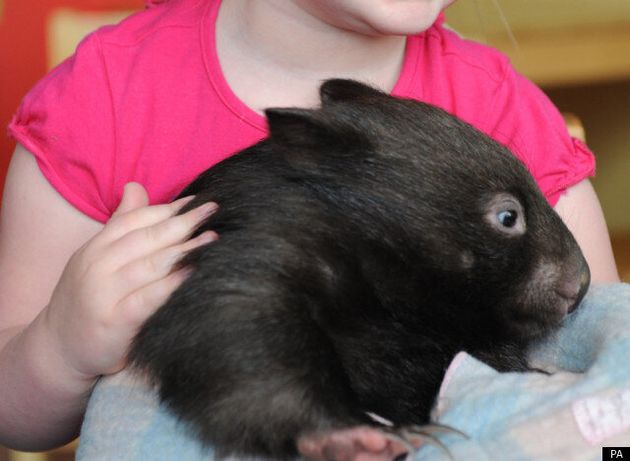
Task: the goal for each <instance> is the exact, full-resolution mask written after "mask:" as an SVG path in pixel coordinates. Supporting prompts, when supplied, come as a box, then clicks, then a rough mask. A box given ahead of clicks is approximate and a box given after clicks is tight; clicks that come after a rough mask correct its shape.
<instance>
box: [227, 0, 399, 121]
mask: <svg viewBox="0 0 630 461" xmlns="http://www.w3.org/2000/svg"><path fill="white" fill-rule="evenodd" d="M404 49H405V37H401V36H366V35H362V34H358V33H355V32H350V31H347V30H343V29H340V28H336V27H333V26H331V25H329V24H326V23H325V22H323V21H320V20H318V19H317V18H315V17H313V16H311V15H309V14H308V13H306V12H305V11H303V10H302V9H300V8H299V7H297V6H295V5H294V4H293V3H292V2H288V1H286V0H278V1H275V2H274V1H265V2H260V1H247V0H229V1H225V2H223V4H222V5H221V10H220V12H219V17H218V20H217V51H218V55H219V60H220V62H221V67H222V70H223V73H224V75H225V78H226V80H227V81H228V83H229V84H230V86H231V88H232V90H233V91H234V92H235V93H236V95H237V96H238V97H239V98H240V99H241V100H243V101H244V102H245V103H246V104H247V105H248V106H249V107H251V108H252V109H254V110H256V111H259V112H260V111H262V110H263V109H264V108H266V107H271V106H306V107H307V106H315V105H317V102H318V101H319V98H318V96H317V88H318V87H319V84H320V83H321V81H322V80H324V79H326V78H332V77H345V78H355V79H359V80H363V81H367V82H369V83H371V84H373V85H376V86H378V87H380V88H382V89H384V90H390V89H391V88H393V86H394V84H395V83H396V81H397V79H398V75H399V73H400V69H401V65H402V62H403V57H404Z"/></svg>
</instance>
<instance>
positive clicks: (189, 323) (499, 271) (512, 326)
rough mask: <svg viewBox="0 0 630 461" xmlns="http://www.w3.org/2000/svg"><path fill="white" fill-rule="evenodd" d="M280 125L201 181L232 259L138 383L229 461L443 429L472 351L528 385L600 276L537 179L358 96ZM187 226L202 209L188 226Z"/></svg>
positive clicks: (495, 148) (196, 269)
mask: <svg viewBox="0 0 630 461" xmlns="http://www.w3.org/2000/svg"><path fill="white" fill-rule="evenodd" d="M320 94H321V108H320V109H313V110H303V109H272V110H268V111H267V112H266V115H267V118H268V122H269V128H270V136H269V138H268V139H266V140H264V141H262V142H260V143H258V144H256V145H254V146H253V147H250V148H248V149H246V150H244V151H242V152H239V153H237V154H236V155H234V156H232V157H230V158H228V159H227V160H225V161H223V162H221V163H220V164H218V165H216V166H214V167H213V168H211V169H210V170H208V171H206V172H205V173H203V174H202V175H200V176H199V177H198V179H196V180H195V181H194V182H193V183H192V184H191V185H190V186H189V187H188V188H187V189H186V190H184V191H183V192H182V194H181V196H185V195H191V194H195V195H196V197H195V199H194V200H193V201H192V202H191V203H190V204H189V205H187V207H186V210H188V209H191V208H193V207H196V206H198V205H200V204H201V203H203V202H207V201H214V202H217V203H218V204H219V210H218V211H217V212H216V213H215V214H214V215H212V216H211V217H209V218H208V219H207V221H205V222H204V223H203V225H202V226H201V227H200V228H199V231H198V232H202V231H204V230H208V229H211V230H214V231H216V232H217V233H218V234H219V236H220V237H219V240H218V241H217V242H215V243H212V244H209V245H206V246H203V247H201V248H198V249H196V250H194V251H192V252H191V253H190V254H189V255H188V256H187V257H186V258H185V260H184V261H183V262H182V264H184V265H188V266H190V267H191V268H193V271H192V273H191V275H190V277H189V278H188V279H187V280H186V281H185V282H184V283H183V284H182V285H181V287H180V288H179V289H177V290H176V291H175V293H174V294H173V295H172V296H171V298H170V299H169V301H168V302H167V303H166V304H165V305H164V306H162V307H161V308H160V309H159V310H158V311H157V312H156V313H155V314H154V315H153V316H152V317H151V318H150V319H149V320H148V321H147V322H146V324H145V325H144V327H143V328H142V330H141V331H140V333H139V334H138V335H137V337H136V339H135V342H134V344H133V346H132V350H131V351H130V360H131V363H132V365H133V366H135V367H136V368H138V369H140V370H143V371H145V372H147V373H148V374H149V376H150V377H151V378H152V379H153V380H154V382H155V383H156V385H157V387H158V389H159V394H160V397H161V399H162V401H163V402H165V403H166V404H167V405H168V407H170V408H171V409H172V411H173V412H174V413H175V414H176V415H177V416H178V417H179V418H180V419H181V420H182V421H184V422H186V423H188V424H189V426H190V429H191V430H192V431H193V432H194V433H195V434H196V435H197V436H198V437H199V439H200V440H201V441H202V442H203V443H204V444H207V445H208V446H210V445H211V446H213V447H215V448H216V449H217V451H218V453H220V454H223V455H225V454H230V453H235V454H240V455H244V454H248V455H250V454H254V455H263V456H271V457H275V458H287V457H291V456H293V455H295V454H296V447H295V440H296V438H297V437H299V436H300V435H303V434H307V433H313V432H317V431H324V430H330V429H337V428H347V427H351V426H355V425H360V424H372V425H375V424H377V423H375V422H373V421H372V420H371V419H370V418H369V417H368V416H367V415H366V412H372V413H375V414H378V415H380V416H382V417H384V418H386V419H388V420H390V421H392V422H393V423H394V424H395V425H408V424H425V423H427V422H428V421H429V412H430V409H431V407H432V404H433V401H434V399H435V397H436V394H437V391H438V388H439V385H440V382H441V380H442V378H443V376H444V372H445V370H446V368H447V366H448V364H449V362H450V361H451V359H452V358H453V356H454V355H455V354H456V353H457V352H458V351H462V350H463V351H467V352H469V353H470V354H472V355H474V356H476V357H478V358H480V359H481V360H484V361H485V362H487V363H488V364H490V365H491V366H493V367H495V368H496V369H498V370H501V371H507V370H516V371H522V370H527V369H528V366H527V360H526V353H527V347H528V345H529V344H530V343H531V342H532V341H534V340H536V339H537V338H540V337H541V336H544V335H545V334H546V333H548V332H550V331H552V330H553V329H555V328H557V327H558V326H559V325H560V324H561V322H562V320H563V318H564V317H565V315H566V314H567V312H569V311H571V310H572V309H573V308H574V307H575V306H576V305H577V303H578V302H579V301H580V299H581V298H582V296H583V294H584V292H585V290H586V287H587V286H588V282H589V275H588V267H587V265H586V262H585V261H584V258H583V256H582V254H581V252H580V249H579V248H578V245H577V244H576V242H575V240H574V239H573V237H572V236H571V233H570V232H569V230H568V229H567V228H566V227H565V225H564V224H563V223H562V221H561V220H560V218H559V217H558V216H557V215H556V213H555V212H554V211H553V210H552V208H550V206H549V205H548V203H547V202H546V200H545V198H544V197H543V196H542V194H541V193H540V191H539V189H538V187H537V186H536V183H535V182H534V181H533V179H532V178H531V176H530V175H529V173H528V172H527V171H526V169H525V168H524V167H523V165H522V164H521V163H520V162H519V161H518V160H517V159H516V158H515V157H514V156H513V155H512V154H511V153H510V152H509V151H508V150H507V149H506V148H505V147H503V146H501V145H499V144H498V143H496V142H495V141H493V140H492V139H490V138H489V137H487V136H485V135H484V134H482V133H481V132H479V131H477V130H476V129H475V128H473V127H471V126H470V125H468V124H466V123H464V122H462V121H460V120H458V119H456V118H454V117H453V116H451V115H449V114H447V113H446V112H444V111H442V110H440V109H438V108H436V107H433V106H430V105H427V104H423V103H420V102H416V101H411V100H402V99H396V98H393V97H390V96H388V95H386V94H384V93H382V92H380V91H377V90H375V89H373V88H370V87H367V86H365V85H363V84H360V83H357V82H354V81H349V80H330V81H327V82H325V83H324V84H323V85H322V87H321V90H320ZM184 211H185V210H184Z"/></svg>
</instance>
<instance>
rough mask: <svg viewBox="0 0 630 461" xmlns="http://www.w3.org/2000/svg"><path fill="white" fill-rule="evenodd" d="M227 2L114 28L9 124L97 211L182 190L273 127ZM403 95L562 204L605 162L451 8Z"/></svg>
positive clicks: (166, 10) (173, 7)
mask: <svg viewBox="0 0 630 461" xmlns="http://www.w3.org/2000/svg"><path fill="white" fill-rule="evenodd" d="M154 3H156V2H155V1H154ZM157 3H160V2H157ZM219 6H220V0H170V1H168V2H164V3H162V4H160V5H157V6H154V7H152V8H149V9H147V10H146V11H143V12H140V13H137V14H135V15H133V16H131V17H130V18H128V19H126V20H125V21H123V22H122V23H121V24H119V25H117V26H109V27H105V28H102V29H100V30H98V31H97V32H95V33H93V34H91V35H89V36H88V37H87V38H85V39H84V40H83V41H82V43H81V44H80V45H79V47H78V48H77V51H76V53H75V55H74V56H72V57H71V58H69V59H68V60H66V61H65V62H64V63H62V64H61V65H60V66H58V67H57V68H56V69H54V70H53V71H52V72H51V73H50V74H49V75H47V76H46V77H45V78H44V79H43V80H41V81H40V82H39V83H38V84H37V85H36V86H35V87H34V88H33V89H32V90H31V91H30V92H29V94H28V95H27V96H26V97H25V98H24V100H23V102H22V104H21V106H20V107H19V109H18V111H17V113H16V115H15V117H14V119H13V121H12V122H11V124H10V126H9V131H10V133H11V134H12V135H13V136H14V137H15V138H16V139H17V140H18V141H19V142H20V143H21V144H22V145H24V146H25V147H26V148H27V149H28V150H29V151H30V152H32V153H33V155H35V157H36V158H37V162H38V164H39V167H40V168H41V171H42V173H43V174H44V175H45V177H46V178H47V179H48V181H50V183H51V184H52V185H53V187H55V189H56V190H57V191H59V193H60V194H61V195H62V196H63V197H65V199H66V200H68V201H69V202H70V203H72V204H73V205H74V206H75V207H76V208H78V209H79V210H80V211H82V212H83V213H85V214H86V215H88V216H90V217H92V218H94V219H96V220H99V221H102V222H104V221H106V220H107V219H108V218H109V217H110V216H111V214H112V212H113V210H114V209H115V208H116V206H117V205H118V202H119V201H120V197H121V192H122V189H123V185H124V184H125V183H127V182H129V181H138V182H140V183H142V184H143V185H144V186H145V187H146V188H147V190H148V192H149V197H150V199H151V202H152V203H158V202H165V201H168V200H171V199H172V198H173V197H174V196H176V195H177V194H178V192H179V191H180V190H181V189H182V188H183V187H184V186H185V185H186V184H187V183H189V182H190V181H192V180H193V179H194V178H195V177H196V176H197V175H198V174H199V173H200V172H202V171H203V170H205V169H207V168H209V167H210V166H212V165H214V164H216V163H217V162H219V161H221V160H223V159H224V158H226V157H228V156H229V155H231V154H232V153H234V152H236V151H238V150H240V149H242V148H244V147H246V146H249V145H251V144H253V143H255V142H256V141H259V140H260V139H262V138H263V137H265V136H266V134H267V127H266V123H265V119H264V117H262V116H261V115H259V114H258V113H256V112H254V111H253V110H252V109H250V108H249V107H247V106H246V105H245V104H244V103H243V102H242V101H240V100H239V99H238V98H237V97H236V96H235V94H234V93H233V92H232V91H231V89H230V87H229V85H228V84H227V82H226V80H225V78H224V76H223V74H222V72H221V67H220V65H219V61H218V58H217V53H216V47H215V30H214V24H215V19H216V16H217V12H218V10H219ZM392 94H393V95H395V96H402V97H408V98H414V99H418V100H422V101H426V102H429V103H432V104H435V105H437V106H440V107H442V108H444V109H445V110H447V111H449V112H451V113H453V114H455V115H457V116H459V117H460V118H462V119H464V120H466V121H468V122H469V123H471V124H473V125H475V126H476V127H478V128H479V129H481V130H482V131H484V132H486V133H487V134H489V135H490V136H492V137H493V138H495V139H496V140H498V141H499V142H501V143H503V144H505V145H507V146H508V147H509V148H510V149H511V150H512V151H513V152H514V154H515V155H516V156H517V157H518V158H519V159H521V160H522V161H523V162H524V163H525V165H526V166H527V167H528V168H529V170H530V171H531V173H532V175H533V176H534V178H535V179H536V181H537V183H538V185H539V186H540V188H541V189H542V191H543V193H544V194H545V196H546V197H547V199H548V200H549V202H550V203H551V204H552V205H554V204H555V203H556V201H557V200H558V198H559V196H560V194H561V193H562V192H563V191H564V190H565V189H566V188H567V187H568V186H571V185H573V184H575V183H577V182H579V181H580V180H582V179H584V178H586V177H588V176H590V175H592V174H593V172H594V158H593V155H592V154H591V153H590V151H589V150H588V149H587V148H586V147H585V146H584V145H583V144H581V143H580V142H579V141H576V140H574V139H571V138H570V137H569V135H568V134H567V131H566V127H565V125H564V121H563V119H562V117H561V116H560V114H559V113H558V111H557V110H556V109H555V107H554V106H553V105H552V104H551V103H550V102H549V100H548V99H547V98H546V97H545V96H544V95H543V93H542V92H541V91H540V90H539V89H538V88H536V87H535V86H534V85H533V84H531V83H530V82H529V81H527V80H526V79H524V78H523V77H521V76H520V75H518V74H517V73H516V72H515V71H514V70H513V68H512V67H511V66H510V64H509V62H508V60H507V59H506V58H505V57H504V56H503V55H501V54H500V53H498V52H497V51H495V50H492V49H490V48H487V47H485V46H482V45H479V44H476V43H473V42H470V41H466V40H463V39H461V38H459V37H458V36H457V35H456V34H455V33H453V32H451V31H449V30H447V29H445V28H444V27H442V21H441V20H438V21H437V22H436V24H435V25H434V26H433V27H431V28H430V29H429V30H427V31H426V32H424V33H421V34H419V35H416V36H411V37H408V40H407V47H406V52H405V57H404V63H403V67H402V70H401V73H400V76H399V79H398V82H397V83H396V85H395V87H394V89H393V90H392Z"/></svg>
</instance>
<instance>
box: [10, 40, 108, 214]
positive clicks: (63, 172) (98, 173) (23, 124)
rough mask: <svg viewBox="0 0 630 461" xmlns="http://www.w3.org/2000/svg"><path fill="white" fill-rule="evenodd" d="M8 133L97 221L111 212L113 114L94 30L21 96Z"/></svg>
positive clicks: (67, 196) (64, 193) (70, 199)
mask: <svg viewBox="0 0 630 461" xmlns="http://www.w3.org/2000/svg"><path fill="white" fill-rule="evenodd" d="M9 134H10V135H12V136H13V137H14V138H15V139H16V140H17V141H18V142H19V143H21V144H22V145H23V146H24V147H25V148H26V149H27V150H29V151H30V152H31V153H32V154H33V155H34V156H35V158H36V160H37V163H38V165H39V167H40V169H41V171H42V173H43V175H44V176H45V177H46V179H47V180H48V181H49V182H50V184H51V185H52V186H53V187H54V188H55V189H56V190H57V191H58V192H59V193H60V194H61V195H62V196H63V197H64V198H65V199H66V200H67V201H68V202H70V203H71V204H72V205H73V206H75V207H76V208H77V209H78V210H80V211H81V212H83V213H84V214H86V215H88V216H90V217H91V218H93V219H96V220H98V221H101V222H104V221H106V220H107V219H108V218H109V216H110V215H111V212H112V209H111V208H112V194H111V191H110V188H111V184H112V182H111V181H112V167H113V162H114V152H115V135H114V114H113V109H112V104H111V94H110V88H109V82H108V78H107V70H106V66H105V64H104V61H103V57H102V52H101V47H100V42H99V39H98V35H97V34H96V33H95V34H92V35H90V36H88V37H87V38H86V39H84V40H83V42H82V43H81V44H80V45H79V47H78V48H77V51H76V53H75V54H74V55H73V56H72V57H71V58H69V59H67V60H66V61H64V62H63V63H62V64H60V65H59V66H58V67H57V68H55V69H54V70H53V71H52V72H51V73H49V74H48V75H47V76H46V77H44V78H43V79H42V80H41V81H40V82H39V83H38V84H37V85H36V86H35V87H34V88H33V89H32V90H31V91H30V92H29V93H28V94H27V95H26V96H25V97H24V99H23V100H22V103H21V104H20V106H19V108H18V110H17V112H16V114H15V115H14V117H13V120H12V121H11V123H10V125H9Z"/></svg>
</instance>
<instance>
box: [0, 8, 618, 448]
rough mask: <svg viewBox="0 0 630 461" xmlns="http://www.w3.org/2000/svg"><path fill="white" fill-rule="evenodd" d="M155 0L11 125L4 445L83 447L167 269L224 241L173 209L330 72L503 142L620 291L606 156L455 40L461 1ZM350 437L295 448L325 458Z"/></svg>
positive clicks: (61, 71)
mask: <svg viewBox="0 0 630 461" xmlns="http://www.w3.org/2000/svg"><path fill="white" fill-rule="evenodd" d="M155 3H160V5H156V6H154V7H152V8H150V9H148V10H147V11H145V12H142V13H139V14H137V15H135V16H133V17H132V18H130V19H128V20H127V21H124V22H123V23H122V24H121V25H119V26H117V27H106V28H104V29H102V30H100V31H99V32H97V33H95V34H92V35H91V36H89V37H88V38H86V39H85V40H84V41H83V42H82V43H81V45H80V46H79V47H78V49H77V52H76V54H75V55H74V56H73V57H72V58H71V59H70V60H68V61H66V62H65V63H63V64H62V65H61V66H60V67H58V68H57V69H55V70H54V71H53V72H52V73H51V74H49V75H48V76H47V77H46V78H45V79H44V80H43V81H42V82H40V83H39V84H38V85H37V86H36V87H35V88H34V89H33V90H32V91H31V93H29V95H27V96H26V98H25V99H24V101H23V103H22V105H21V107H20V108H19V110H18V112H17V114H16V116H15V118H14V120H13V122H12V124H11V126H10V132H11V134H12V135H13V136H15V138H16V139H17V140H18V142H19V145H18V147H17V149H16V152H15V153H14V156H13V159H12V162H11V165H10V169H9V173H8V176H7V181H6V189H5V194H4V203H3V207H2V216H1V218H2V219H1V221H0V226H1V228H0V230H1V234H0V235H1V237H0V256H1V259H0V261H1V263H0V294H1V295H0V301H1V307H0V348H1V351H0V370H1V371H0V394H1V395H2V396H3V398H2V399H1V400H0V444H4V445H8V446H11V447H16V448H21V449H31V450H38V449H46V448H49V447H53V446H56V445H59V444H62V443H64V442H66V441H68V440H71V439H72V438H74V437H75V436H76V435H77V432H78V428H79V425H80V423H81V418H82V415H83V412H84V410H85V405H86V401H87V398H88V397H89V394H90V390H91V388H92V386H93V384H94V382H95V380H96V378H97V377H98V376H99V375H104V374H111V373H115V372H117V371H119V370H121V369H122V368H124V366H125V354H126V350H127V347H128V345H129V343H130V341H131V339H132V338H133V336H134V334H135V333H136V331H137V330H138V328H139V326H140V325H141V324H142V322H143V321H144V320H145V319H146V318H147V317H148V316H150V315H151V313H152V312H153V311H155V309H157V308H158V307H159V306H160V305H161V304H162V303H163V302H164V301H165V299H166V298H167V297H168V295H169V294H170V293H171V292H172V290H173V289H174V288H175V287H176V286H177V285H178V284H179V283H180V282H181V281H182V279H183V278H184V277H185V276H186V273H185V271H172V270H171V268H172V264H173V262H174V261H176V260H177V259H178V258H179V257H180V256H181V255H182V254H184V253H185V252H186V251H188V250H190V249H191V248H193V247H195V246H197V245H201V244H204V243H207V242H209V241H212V240H213V239H215V238H216V235H214V234H213V233H206V234H202V235H201V236H199V237H198V238H196V239H194V240H191V241H186V237H187V236H188V235H189V233H190V232H191V230H192V229H193V228H194V227H195V225H196V224H197V223H198V222H199V221H200V220H201V219H203V218H204V217H205V216H207V214H208V213H211V212H212V211H213V207H212V206H208V207H200V208H198V209H196V210H193V211H190V212H188V213H186V214H184V215H182V216H175V214H176V212H177V210H178V209H179V208H180V207H181V206H182V205H183V204H184V203H185V202H186V199H182V200H180V201H177V202H174V203H171V204H164V203H167V202H168V201H169V200H170V199H172V197H174V196H175V195H176V194H177V192H178V191H179V190H181V188H182V187H183V186H184V185H185V184H186V183H188V182H189V181H191V180H192V179H193V178H194V177H195V176H196V175H197V174H198V173H200V172H201V171H203V170H205V169H206V168H207V167H209V166H211V165H213V164H215V163H217V162H218V161H220V160H222V159H223V158H225V157H227V156H229V155H230V154H231V153H233V152H236V151H237V150H240V149H241V148H243V147H245V146H248V145H250V144H252V143H253V142H255V141H258V140H259V139H261V138H263V137H264V136H265V133H266V126H265V121H264V118H263V117H262V115H261V111H262V109H264V108H266V107H270V106H311V105H313V104H315V103H316V100H317V88H318V86H319V84H320V82H321V81H322V80H324V79H326V78H330V77H345V78H354V79H358V80H363V81H366V82H369V83H371V84H373V85H375V86H378V87H380V88H383V89H386V90H389V91H390V92H391V93H392V94H394V95H396V96H402V97H410V98H416V99H420V100H424V101H427V102H430V103H433V104H436V105H438V106H441V107H443V108H445V109H446V110H448V111H450V112H452V113H454V114H455V115H457V116H459V117H461V118H463V119H464V120H466V121H468V122H470V123H472V124H473V125H476V126H477V127H478V128H480V129H481V130H483V131H485V132H486V133H488V134H489V135H491V136H493V137H494V138H495V139H497V140H498V141H500V142H502V143H504V144H506V145H507V146H508V147H509V148H510V149H511V150H512V151H513V152H514V154H515V155H516V156H517V157H518V158H520V159H521V160H522V161H523V162H524V163H525V164H526V166H527V167H528V168H529V169H530V171H531V172H532V174H533V175H534V177H535V179H536V181H537V182H538V184H539V186H540V187H541V189H542V191H543V193H544V194H545V196H546V197H547V198H548V200H549V202H550V203H551V204H552V205H553V206H555V208H556V210H557V211H558V213H559V214H560V215H561V216H562V217H563V219H565V221H566V222H567V225H568V226H569V228H570V229H571V230H572V231H573V232H574V234H575V236H576V239H577V241H578V242H579V243H580V245H581V246H582V249H583V251H584V254H585V256H586V258H587V260H588V262H589V264H590V267H591V271H592V276H593V279H594V280H596V281H616V280H618V276H617V273H616V269H615V266H614V261H613V257H612V253H611V250H610V243H609V240H608V234H607V230H606V227H605V224H604V221H603V217H602V214H601V209H600V207H599V203H598V201H597V198H596V196H595V194H594V192H593V190H592V188H591V186H590V184H589V182H588V180H587V179H586V178H587V177H589V176H590V175H592V174H593V171H594V160H593V156H592V154H591V153H590V152H589V150H588V149H587V148H586V147H585V146H584V145H583V144H581V143H580V142H578V141H575V140H572V139H571V138H569V136H568V134H567V133H566V129H565V127H564V124H563V122H562V119H561V117H560V115H559V114H558V112H557V110H556V109H555V108H554V107H553V106H552V105H551V103H550V102H549V101H548V100H547V99H546V98H545V97H544V95H543V94H542V93H541V92H540V91H539V90H538V89H537V88H535V87H534V86H533V85H532V84H531V83H529V82H528V81H526V80H525V79H523V78H522V77H521V76H519V75H518V74H516V73H515V72H514V70H513V69H512V68H511V67H510V65H509V63H508V62H507V60H506V59H505V58H504V57H503V56H501V55H500V54H498V53H496V52H495V51H493V50H490V49H488V48H485V47H482V46H480V45H477V44H474V43H471V42H467V41H464V40H461V39H460V38H458V37H457V36H456V35H455V34H453V33H452V32H449V31H448V30H446V29H445V28H444V27H443V25H442V21H443V19H442V16H441V15H440V11H441V10H442V9H443V8H444V7H446V6H447V5H448V4H449V3H451V2H450V1H448V0H413V1H409V0H397V1H385V0H373V1H370V2H366V1H364V0H266V1H256V2H254V1H247V0H230V1H229V2H228V1H225V2H220V1H219V0H170V1H163V2H155ZM140 184H141V185H140ZM123 189H124V193H122V191H123ZM121 194H122V197H121ZM149 203H151V205H149ZM219 205H220V204H219ZM261 212H264V210H261ZM366 434H367V435H366ZM346 435H348V434H346ZM372 436H373V433H370V432H367V433H361V434H359V435H357V434H350V435H349V437H351V438H353V439H354V440H359V442H360V443H359V444H358V445H359V448H358V449H357V452H367V453H368V454H369V455H370V456H372V455H373V456H375V457H376V456H381V455H383V454H384V453H386V451H387V450H391V447H385V446H384V445H383V441H382V440H381V439H378V437H376V438H371V437H372ZM335 437H337V436H335ZM344 437H345V436H344ZM344 437H342V440H341V442H339V441H338V440H323V441H322V440H319V441H312V440H310V441H304V442H303V443H302V444H301V446H302V449H303V451H304V452H305V453H307V454H309V455H311V456H313V457H317V456H320V455H321V456H323V455H324V453H323V451H322V448H321V447H325V446H326V445H327V444H330V445H332V446H333V447H341V448H340V449H343V446H344V444H345V443H346V441H347V440H348V439H347V438H344ZM330 438H331V439H334V437H332V436H331V437H330ZM354 449H356V446H355V445H353V448H352V450H354ZM370 453H371V454H370ZM387 454H388V455H389V454H391V453H389V452H388V453H387ZM374 459H380V458H374Z"/></svg>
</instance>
